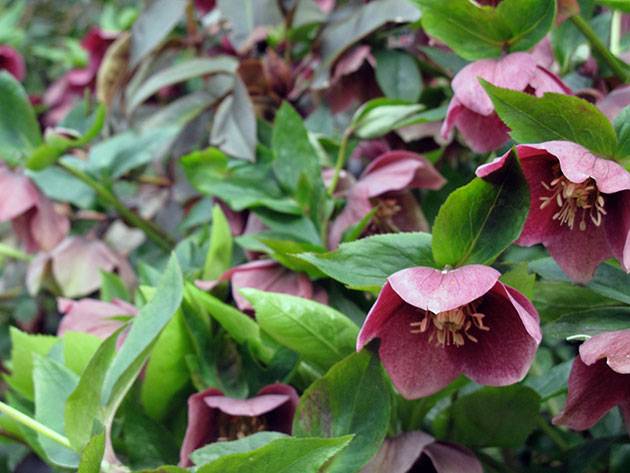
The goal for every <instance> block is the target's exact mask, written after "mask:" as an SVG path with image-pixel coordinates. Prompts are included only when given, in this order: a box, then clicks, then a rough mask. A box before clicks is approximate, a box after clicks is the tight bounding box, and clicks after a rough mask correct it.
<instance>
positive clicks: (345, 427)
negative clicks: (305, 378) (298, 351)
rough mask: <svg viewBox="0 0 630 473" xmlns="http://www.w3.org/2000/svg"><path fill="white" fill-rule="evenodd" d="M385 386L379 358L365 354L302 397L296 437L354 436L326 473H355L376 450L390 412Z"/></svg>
mask: <svg viewBox="0 0 630 473" xmlns="http://www.w3.org/2000/svg"><path fill="white" fill-rule="evenodd" d="M389 391H390V387H389V383H388V381H387V379H386V377H385V373H384V371H383V368H382V367H381V366H380V363H379V361H378V358H376V357H375V356H373V355H372V354H371V353H369V352H367V351H362V352H360V353H355V354H352V355H350V356H349V357H347V358H346V359H344V360H343V361H341V362H339V363H337V364H336V365H335V366H333V367H332V368H331V369H330V371H328V373H326V374H325V375H324V376H323V377H322V378H320V379H318V380H317V381H315V382H314V383H313V384H311V386H310V387H309V388H308V389H307V390H306V391H305V392H304V394H303V395H302V398H301V399H300V404H299V406H298V409H297V411H296V413H295V418H294V420H293V435H295V436H298V437H305V436H322V437H338V436H340V435H345V434H350V433H352V434H354V438H353V439H352V442H350V445H348V447H347V448H346V449H345V450H344V451H342V452H341V453H340V454H339V455H338V456H336V457H335V458H334V459H333V460H332V461H331V462H330V463H329V464H328V467H327V469H326V471H327V472H329V473H346V472H351V471H352V472H356V471H358V470H359V469H360V468H361V467H362V466H363V465H365V464H366V463H367V462H368V461H369V460H370V458H372V456H373V455H374V454H375V453H376V452H377V451H378V449H379V448H380V446H381V444H382V442H383V440H384V438H385V434H386V433H387V428H388V425H389V417H390V411H391V401H390V392H389Z"/></svg>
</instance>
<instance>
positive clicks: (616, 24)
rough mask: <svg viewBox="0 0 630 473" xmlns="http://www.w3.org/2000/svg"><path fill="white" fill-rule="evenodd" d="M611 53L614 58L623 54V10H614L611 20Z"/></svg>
mask: <svg viewBox="0 0 630 473" xmlns="http://www.w3.org/2000/svg"><path fill="white" fill-rule="evenodd" d="M610 52H611V53H612V54H613V55H614V56H619V53H620V52H621V10H614V11H613V14H612V19H611V20H610Z"/></svg>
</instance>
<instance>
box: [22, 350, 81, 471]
mask: <svg viewBox="0 0 630 473" xmlns="http://www.w3.org/2000/svg"><path fill="white" fill-rule="evenodd" d="M33 383H34V386H35V420H37V421H38V422H40V423H42V424H44V425H45V426H47V427H50V428H51V429H52V430H54V431H55V432H57V433H59V434H61V435H64V407H65V404H66V400H67V399H68V396H70V394H71V393H72V391H73V390H74V389H75V387H76V385H77V383H78V376H77V375H75V374H74V373H73V372H72V371H70V370H69V369H68V368H66V367H65V366H63V365H62V364H60V363H57V362H56V361H53V360H51V359H48V358H44V357H42V356H39V355H36V358H35V368H34V371H33ZM38 440H39V443H40V445H41V446H42V448H43V449H44V451H45V452H46V456H47V457H48V459H49V460H50V461H51V462H53V463H54V464H55V465H57V466H61V467H65V468H76V467H77V466H78V465H79V456H78V455H77V453H76V452H74V451H72V450H70V449H68V448H66V447H63V446H61V445H59V444H58V443H57V442H55V441H53V440H51V439H49V438H48V437H45V436H44V435H42V434H38Z"/></svg>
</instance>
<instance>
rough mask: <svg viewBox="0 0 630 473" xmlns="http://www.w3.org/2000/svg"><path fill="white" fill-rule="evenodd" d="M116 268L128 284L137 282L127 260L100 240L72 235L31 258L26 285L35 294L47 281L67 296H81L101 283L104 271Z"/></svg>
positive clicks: (94, 289)
mask: <svg viewBox="0 0 630 473" xmlns="http://www.w3.org/2000/svg"><path fill="white" fill-rule="evenodd" d="M114 270H117V271H118V273H119V275H120V277H121V278H122V279H123V280H124V281H125V282H126V283H127V284H128V285H130V286H131V285H133V284H134V282H135V277H134V274H133V270H132V269H131V266H129V263H128V262H127V260H126V259H124V258H123V257H121V256H120V255H118V254H117V253H115V252H114V251H112V250H111V249H110V248H109V247H108V246H107V245H105V243H103V242H101V241H98V240H89V239H87V238H82V237H74V236H73V237H68V238H66V239H65V240H64V241H63V242H61V244H60V245H59V246H57V247H56V248H54V249H53V250H52V251H50V252H48V253H40V254H39V255H37V256H36V257H35V259H33V261H31V263H30V265H29V268H28V273H27V275H26V285H27V287H28V290H29V292H31V293H32V294H35V293H37V292H38V291H39V289H40V287H41V286H42V284H43V283H44V282H47V283H48V284H50V285H51V286H52V287H53V288H56V289H58V290H60V291H61V294H63V295H64V296H65V297H81V296H85V295H87V294H90V293H92V292H94V291H96V290H97V289H98V288H99V287H100V286H101V272H102V271H108V272H111V271H114Z"/></svg>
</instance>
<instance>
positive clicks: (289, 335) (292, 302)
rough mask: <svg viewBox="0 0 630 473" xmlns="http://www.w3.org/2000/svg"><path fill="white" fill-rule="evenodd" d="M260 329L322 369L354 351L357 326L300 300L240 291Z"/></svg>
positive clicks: (316, 305)
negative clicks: (251, 309) (252, 311)
mask: <svg viewBox="0 0 630 473" xmlns="http://www.w3.org/2000/svg"><path fill="white" fill-rule="evenodd" d="M241 294H243V296H245V298H246V299H247V300H248V301H249V302H251V304H252V305H253V306H254V309H255V310H256V320H257V321H258V324H259V325H260V327H261V328H262V329H263V330H264V331H265V332H266V333H267V334H269V336H271V338H273V339H274V340H275V341H277V342H278V343H280V344H281V345H284V346H285V347H287V348H289V349H291V350H293V351H295V352H297V353H298V354H299V355H300V356H301V357H302V359H303V360H305V361H307V362H309V363H313V364H315V365H317V366H319V367H321V368H323V369H324V370H326V369H328V368H330V367H331V366H332V365H333V364H335V363H336V362H338V361H339V360H341V359H342V358H344V357H345V356H347V355H348V354H350V353H352V352H354V349H355V344H356V338H357V335H358V332H359V330H358V327H357V326H356V325H355V324H354V323H353V322H352V321H351V320H350V319H348V318H347V317H346V316H345V315H343V314H341V313H340V312H337V311H336V310H335V309H333V308H331V307H328V306H326V305H323V304H319V303H318V302H314V301H311V300H308V299H303V298H301V297H295V296H290V295H287V294H279V293H273V292H264V291H259V290H256V289H241Z"/></svg>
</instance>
